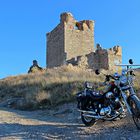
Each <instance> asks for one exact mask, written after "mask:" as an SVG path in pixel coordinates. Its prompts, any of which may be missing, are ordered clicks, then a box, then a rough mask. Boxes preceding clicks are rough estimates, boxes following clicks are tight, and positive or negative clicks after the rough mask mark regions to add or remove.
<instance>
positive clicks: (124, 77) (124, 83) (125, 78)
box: [120, 76, 128, 85]
mask: <svg viewBox="0 0 140 140" xmlns="http://www.w3.org/2000/svg"><path fill="white" fill-rule="evenodd" d="M120 81H121V84H122V85H127V84H128V80H127V77H126V76H123V77H121V79H120Z"/></svg>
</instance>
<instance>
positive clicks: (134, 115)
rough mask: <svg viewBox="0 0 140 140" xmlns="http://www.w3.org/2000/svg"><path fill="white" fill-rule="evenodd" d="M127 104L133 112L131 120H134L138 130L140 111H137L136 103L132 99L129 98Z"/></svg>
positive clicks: (139, 127) (139, 126)
mask: <svg viewBox="0 0 140 140" xmlns="http://www.w3.org/2000/svg"><path fill="white" fill-rule="evenodd" d="M129 104H130V107H131V111H132V113H133V116H132V118H133V121H134V123H135V125H136V127H137V129H139V130H140V113H139V110H138V109H137V105H136V103H135V102H134V101H133V100H132V99H130V100H129Z"/></svg>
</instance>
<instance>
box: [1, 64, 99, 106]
mask: <svg viewBox="0 0 140 140" xmlns="http://www.w3.org/2000/svg"><path fill="white" fill-rule="evenodd" d="M98 77H100V76H98ZM100 78H101V77H100ZM100 78H97V76H96V75H95V74H94V72H93V71H90V70H82V69H80V68H77V67H73V66H71V65H69V66H63V67H59V68H54V69H47V70H46V71H45V72H42V73H35V74H27V75H20V76H15V77H8V78H5V79H3V80H0V102H2V101H5V100H7V99H12V98H19V99H24V100H22V103H20V104H22V105H21V108H25V109H26V108H32V109H34V108H38V107H40V106H43V107H44V106H54V105H58V104H60V103H63V102H67V101H71V100H73V99H74V98H75V96H74V95H75V94H76V93H77V92H78V91H79V90H82V89H83V83H84V82H85V81H91V82H99V80H98V79H100ZM23 102H24V103H23Z"/></svg>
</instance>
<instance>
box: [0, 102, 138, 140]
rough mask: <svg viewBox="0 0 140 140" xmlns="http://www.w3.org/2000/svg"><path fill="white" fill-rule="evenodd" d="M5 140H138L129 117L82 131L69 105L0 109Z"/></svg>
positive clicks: (1, 133)
mask: <svg viewBox="0 0 140 140" xmlns="http://www.w3.org/2000/svg"><path fill="white" fill-rule="evenodd" d="M5 139H6V140H7V139H16V140H18V139H25V140H26V139H27V140H30V139H31V140H32V139H33V140H34V139H35V140H44V139H47V140H54V139H66V140H67V139H72V140H79V139H80V140H85V139H87V140H93V139H95V140H116V139H117V140H140V131H138V130H137V129H136V127H135V125H134V124H133V121H132V119H130V117H128V116H127V117H126V118H124V119H122V120H118V121H114V122H102V121H99V122H97V124H96V125H94V126H92V127H85V126H84V125H83V124H82V122H81V120H80V118H79V113H78V112H77V110H76V104H73V103H70V104H65V105H63V106H60V107H57V108H55V109H54V110H43V111H28V112H27V111H19V110H13V109H7V108H0V140H5Z"/></svg>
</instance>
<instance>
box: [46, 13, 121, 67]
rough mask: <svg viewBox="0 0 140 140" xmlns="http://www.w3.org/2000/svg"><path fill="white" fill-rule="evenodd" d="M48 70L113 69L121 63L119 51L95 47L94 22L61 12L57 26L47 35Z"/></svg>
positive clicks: (114, 48) (98, 45)
mask: <svg viewBox="0 0 140 140" xmlns="http://www.w3.org/2000/svg"><path fill="white" fill-rule="evenodd" d="M46 59H47V61H46V62H47V67H48V68H52V67H58V66H62V65H65V64H69V63H70V64H72V65H74V66H75V65H77V66H79V67H84V68H94V69H106V70H115V69H116V67H115V64H118V63H121V62H122V48H121V47H120V46H114V47H113V48H111V49H108V50H107V49H103V48H102V47H101V46H100V44H97V46H96V48H95V46H94V21H92V20H82V21H77V20H75V19H74V17H73V15H72V14H71V13H62V14H61V16H60V23H59V24H58V25H57V26H56V27H55V28H54V29H53V30H52V31H51V32H49V33H47V58H46Z"/></svg>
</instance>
